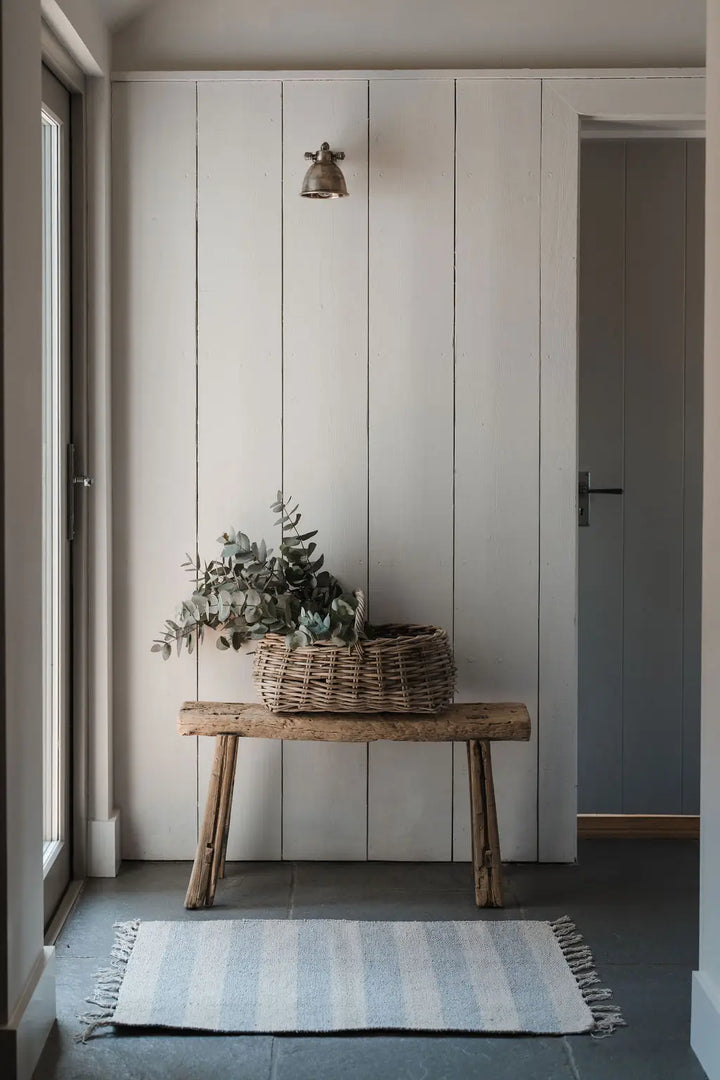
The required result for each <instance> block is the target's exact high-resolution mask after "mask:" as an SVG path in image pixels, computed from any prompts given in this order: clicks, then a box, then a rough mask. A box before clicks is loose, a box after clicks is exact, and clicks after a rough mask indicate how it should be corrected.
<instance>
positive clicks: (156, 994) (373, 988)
mask: <svg viewBox="0 0 720 1080" xmlns="http://www.w3.org/2000/svg"><path fill="white" fill-rule="evenodd" d="M116 929H117V938H116V942H115V947H114V949H113V962H112V965H111V967H110V968H108V969H107V970H106V971H104V972H101V973H100V975H99V977H98V987H97V991H96V996H95V998H94V999H92V1001H91V1004H93V1005H94V1006H95V1007H96V1011H95V1012H93V1013H90V1014H88V1015H87V1016H85V1017H83V1018H82V1019H83V1021H84V1024H85V1029H84V1033H83V1036H82V1037H83V1038H87V1036H88V1035H89V1034H91V1033H92V1032H93V1031H94V1030H95V1029H96V1028H99V1027H103V1026H105V1025H115V1026H118V1027H163V1028H177V1029H185V1030H190V1029H192V1030H203V1031H225V1032H277V1033H281V1032H303V1031H305V1032H325V1031H369V1030H384V1031H458V1032H459V1031H475V1032H488V1033H490V1032H495V1033H505V1034H510V1033H520V1032H526V1033H528V1034H537V1035H539V1034H551V1035H556V1034H557V1035H560V1034H569V1033H572V1032H595V1033H598V1032H599V1033H603V1034H609V1033H610V1032H611V1031H612V1030H613V1029H614V1028H615V1027H616V1026H618V1025H619V1024H622V1023H623V1021H622V1018H621V1017H620V1015H619V1010H618V1008H617V1006H615V1005H612V1004H611V1003H609V1000H608V999H609V997H610V991H608V990H602V989H599V988H598V986H597V983H598V977H597V975H596V974H595V972H594V970H593V963H592V957H591V955H590V952H589V949H588V948H587V946H585V945H584V944H583V943H582V940H581V938H580V935H579V934H578V933H577V931H576V929H575V927H574V926H573V924H572V923H571V922H570V920H569V919H567V918H564V919H560V920H558V921H557V922H555V923H547V922H526V921H523V922H510V921H490V920H479V919H478V920H474V921H472V922H350V921H345V920H326V919H315V920H303V919H290V920H283V919H270V920H262V919H241V920H233V921H220V920H218V921H216V920H212V921H201V922H190V921H183V922H139V921H136V922H132V923H122V924H118V926H117V928H116Z"/></svg>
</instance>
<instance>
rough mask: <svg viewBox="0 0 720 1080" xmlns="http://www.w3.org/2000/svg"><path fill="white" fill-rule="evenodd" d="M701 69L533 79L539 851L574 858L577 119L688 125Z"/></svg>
mask: <svg viewBox="0 0 720 1080" xmlns="http://www.w3.org/2000/svg"><path fill="white" fill-rule="evenodd" d="M704 117H705V78H704V75H703V73H701V72H698V73H697V74H696V73H683V74H682V75H660V76H648V75H644V76H640V77H627V78H610V79H601V78H578V79H543V101H542V151H541V152H542V179H541V200H540V203H541V205H540V607H539V647H538V684H539V693H538V859H539V861H540V862H571V861H573V860H574V859H575V857H576V854H577V739H578V618H577V617H578V535H577V470H578V224H579V222H578V218H579V174H580V168H579V166H580V137H581V125H582V123H583V121H584V120H586V119H588V120H589V119H592V120H608V121H615V122H623V123H627V124H642V123H653V122H658V121H670V122H674V123H692V122H697V121H702V120H704Z"/></svg>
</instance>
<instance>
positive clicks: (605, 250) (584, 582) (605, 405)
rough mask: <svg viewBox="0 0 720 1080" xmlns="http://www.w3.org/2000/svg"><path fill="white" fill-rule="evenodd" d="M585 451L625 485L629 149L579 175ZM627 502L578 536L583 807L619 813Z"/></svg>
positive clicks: (599, 472) (614, 148)
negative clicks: (627, 161)
mask: <svg viewBox="0 0 720 1080" xmlns="http://www.w3.org/2000/svg"><path fill="white" fill-rule="evenodd" d="M579 275H580V277H579V280H580V293H579V316H580V317H579V326H578V334H579V347H578V361H579V387H580V392H579V417H580V421H579V423H580V429H579V446H580V461H579V465H580V468H581V469H588V470H590V471H591V476H592V483H593V485H594V486H595V487H622V486H623V438H624V430H623V428H624V425H623V413H624V409H623V377H624V375H623V368H624V353H625V143H624V142H622V141H617V142H615V141H611V142H605V141H604V140H599V141H597V142H585V143H584V144H583V146H582V152H581V176H580V267H579ZM622 545H623V496H614V495H607V496H606V495H602V496H592V497H591V499H590V524H589V526H588V527H587V528H583V529H579V530H578V548H579V551H578V561H579V582H578V641H579V647H578V663H579V671H578V681H579V693H578V810H579V811H580V812H581V813H586V814H593V813H597V814H619V813H620V812H621V811H622V650H623V646H622V641H623V615H622V612H623V598H622V581H623V569H622V567H623V562H622Z"/></svg>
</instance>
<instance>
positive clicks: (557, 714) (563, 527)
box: [538, 80, 579, 862]
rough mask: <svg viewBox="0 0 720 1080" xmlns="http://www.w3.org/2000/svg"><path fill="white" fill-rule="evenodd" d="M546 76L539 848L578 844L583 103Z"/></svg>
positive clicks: (555, 855) (552, 850)
mask: <svg viewBox="0 0 720 1080" xmlns="http://www.w3.org/2000/svg"><path fill="white" fill-rule="evenodd" d="M562 92H563V88H562V85H559V86H558V85H557V84H554V83H552V82H551V81H549V80H546V81H544V82H543V113H542V125H543V126H542V206H541V212H540V619H539V634H540V640H539V648H538V655H539V687H538V689H539V695H538V739H539V743H538V857H539V859H540V861H541V862H569V861H572V860H573V859H574V858H575V853H576V850H577V823H576V814H577V790H576V789H577V784H576V776H577V689H578V688H577V517H576V514H577V291H578V288H577V235H578V171H579V170H578V157H579V151H578V145H579V144H578V135H579V119H578V113H577V112H576V110H575V109H574V108H573V106H572V105H570V104H568V102H567V101H565V99H564V98H563V97H562V96H561V94H562Z"/></svg>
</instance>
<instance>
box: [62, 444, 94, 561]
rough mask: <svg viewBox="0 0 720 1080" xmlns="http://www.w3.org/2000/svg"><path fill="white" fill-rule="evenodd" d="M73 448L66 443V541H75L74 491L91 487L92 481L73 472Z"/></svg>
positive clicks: (89, 477)
mask: <svg viewBox="0 0 720 1080" xmlns="http://www.w3.org/2000/svg"><path fill="white" fill-rule="evenodd" d="M75 457H76V454H75V447H74V446H73V444H72V443H68V448H67V466H66V467H67V538H68V540H74V539H75V522H76V517H77V515H76V512H75V489H76V488H78V487H82V488H90V487H92V486H93V483H94V480H93V478H92V477H91V476H85V475H83V474H82V473H76V472H75Z"/></svg>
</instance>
